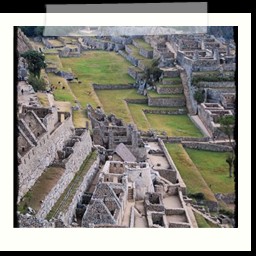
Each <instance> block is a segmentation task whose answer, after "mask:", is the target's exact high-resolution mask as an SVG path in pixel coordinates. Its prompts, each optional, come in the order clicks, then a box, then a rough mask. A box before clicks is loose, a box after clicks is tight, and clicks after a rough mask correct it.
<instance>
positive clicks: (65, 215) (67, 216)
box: [61, 157, 100, 225]
mask: <svg viewBox="0 0 256 256" xmlns="http://www.w3.org/2000/svg"><path fill="white" fill-rule="evenodd" d="M99 162H100V159H99V157H97V159H96V160H95V161H94V163H93V164H92V166H91V167H90V169H89V170H88V172H87V173H86V175H85V176H84V178H83V182H82V183H81V185H80V186H79V188H78V189H77V191H76V193H75V195H74V197H73V200H72V202H71V204H70V205H69V207H68V209H67V211H65V212H62V216H61V219H62V221H63V222H64V224H65V225H70V224H71V223H72V220H73V216H74V215H75V212H76V208H77V203H78V202H80V201H81V197H82V195H83V193H84V191H86V190H87V189H88V188H89V187H90V185H91V184H92V182H93V180H94V178H95V176H96V174H97V172H98V170H99Z"/></svg>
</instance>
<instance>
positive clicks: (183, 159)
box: [166, 143, 216, 201]
mask: <svg viewBox="0 0 256 256" xmlns="http://www.w3.org/2000/svg"><path fill="white" fill-rule="evenodd" d="M166 148H167V150H168V152H169V154H170V155H171V157H172V159H173V161H174V163H175V165H176V166H177V168H178V170H179V172H180V175H181V177H182V179H183V180H184V182H185V184H186V186H187V189H188V194H196V193H199V192H201V193H203V194H204V197H205V199H206V200H210V201H216V199H215V197H214V194H213V193H212V191H211V189H210V188H209V187H208V185H207V183H206V182H205V180H204V178H203V177H202V175H201V173H200V171H199V170H198V169H197V167H196V165H195V164H194V163H193V162H192V160H191V159H190V157H189V155H188V154H187V152H186V151H185V149H184V148H183V147H182V145H180V144H170V143H167V144H166Z"/></svg>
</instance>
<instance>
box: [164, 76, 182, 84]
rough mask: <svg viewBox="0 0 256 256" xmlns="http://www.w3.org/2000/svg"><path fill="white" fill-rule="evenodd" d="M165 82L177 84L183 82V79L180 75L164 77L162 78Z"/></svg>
mask: <svg viewBox="0 0 256 256" xmlns="http://www.w3.org/2000/svg"><path fill="white" fill-rule="evenodd" d="M162 81H163V82H164V83H165V84H166V83H168V84H172V85H175V84H181V83H182V82H181V79H180V77H168V78H167V77H164V78H163V80H162Z"/></svg>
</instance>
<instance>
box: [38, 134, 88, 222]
mask: <svg viewBox="0 0 256 256" xmlns="http://www.w3.org/2000/svg"><path fill="white" fill-rule="evenodd" d="M80 138H81V141H77V142H76V143H75V145H74V147H73V148H72V149H73V153H72V154H71V155H70V156H69V157H68V159H65V160H64V161H65V165H64V168H65V172H64V174H63V175H62V177H61V178H60V180H59V181H58V183H57V184H56V185H55V186H54V187H53V188H52V190H51V191H50V192H49V193H48V195H47V196H46V198H45V199H44V200H43V203H42V204H41V208H40V210H39V211H38V212H37V214H36V216H37V217H38V218H45V217H46V216H47V214H48V213H49V212H50V210H51V208H52V207H53V206H54V204H55V203H56V202H57V200H58V199H59V197H60V196H61V194H62V193H63V192H64V190H65V189H66V187H67V186H68V185H69V183H70V182H71V181H72V179H73V178H74V176H75V174H76V172H77V171H78V170H79V168H80V166H81V164H82V163H83V161H84V160H85V159H86V157H87V156H88V155H89V154H90V152H91V150H92V141H91V137H90V133H89V131H88V130H86V131H85V132H84V134H83V135H82V136H80Z"/></svg>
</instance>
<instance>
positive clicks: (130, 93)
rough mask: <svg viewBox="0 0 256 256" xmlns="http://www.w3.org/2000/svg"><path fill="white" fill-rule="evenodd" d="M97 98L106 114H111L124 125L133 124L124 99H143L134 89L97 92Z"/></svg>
mask: <svg viewBox="0 0 256 256" xmlns="http://www.w3.org/2000/svg"><path fill="white" fill-rule="evenodd" d="M96 93H97V96H98V98H99V100H100V102H101V103H102V105H103V108H104V110H105V112H106V113H107V114H110V113H113V114H115V115H116V116H117V117H118V118H122V119H123V120H124V121H125V122H126V123H133V117H132V115H131V112H130V110H129V108H128V106H127V103H126V102H125V101H124V99H144V98H145V96H142V95H140V94H138V93H137V92H136V90H135V89H127V90H125V89H124V90H97V91H96Z"/></svg>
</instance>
